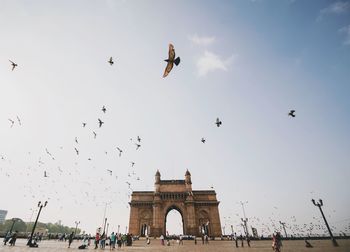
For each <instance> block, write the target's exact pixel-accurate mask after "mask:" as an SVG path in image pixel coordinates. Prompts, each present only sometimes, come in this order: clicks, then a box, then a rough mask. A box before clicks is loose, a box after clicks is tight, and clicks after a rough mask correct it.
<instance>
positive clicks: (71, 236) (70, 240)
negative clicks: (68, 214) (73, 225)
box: [68, 232, 74, 248]
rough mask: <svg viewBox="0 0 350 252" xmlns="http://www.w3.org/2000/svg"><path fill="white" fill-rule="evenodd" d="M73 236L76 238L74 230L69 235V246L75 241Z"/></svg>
mask: <svg viewBox="0 0 350 252" xmlns="http://www.w3.org/2000/svg"><path fill="white" fill-rule="evenodd" d="M73 238H74V232H72V233H71V234H70V235H69V237H68V248H70V245H71V244H72V242H73Z"/></svg>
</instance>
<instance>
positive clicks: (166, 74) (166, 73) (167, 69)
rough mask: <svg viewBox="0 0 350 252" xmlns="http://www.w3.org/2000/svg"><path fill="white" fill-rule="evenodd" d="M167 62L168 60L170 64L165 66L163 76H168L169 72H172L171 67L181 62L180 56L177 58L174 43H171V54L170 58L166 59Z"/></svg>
mask: <svg viewBox="0 0 350 252" xmlns="http://www.w3.org/2000/svg"><path fill="white" fill-rule="evenodd" d="M164 61H165V62H168V64H167V65H166V67H165V70H164V74H163V78H165V77H167V76H168V74H169V73H170V71H171V69H173V66H174V63H175V65H176V66H177V65H179V64H180V57H177V58H176V59H175V49H174V46H173V45H172V44H169V56H168V59H166V60H164Z"/></svg>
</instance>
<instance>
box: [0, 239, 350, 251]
mask: <svg viewBox="0 0 350 252" xmlns="http://www.w3.org/2000/svg"><path fill="white" fill-rule="evenodd" d="M338 242H339V245H340V246H339V247H337V248H334V247H332V245H331V242H330V241H324V240H318V241H311V243H312V245H313V246H314V247H313V248H309V249H308V248H305V246H304V241H284V242H283V248H282V252H292V251H293V252H303V251H312V252H321V251H322V252H332V251H339V252H350V240H339V241H338ZM79 245H80V242H73V244H72V246H71V248H67V246H68V243H66V242H58V241H43V242H41V243H40V244H39V248H28V247H26V246H25V240H18V242H17V245H16V247H9V246H3V245H0V251H1V252H7V251H12V252H21V251H32V250H34V251H38V252H42V251H52V252H54V251H83V250H78V246H79ZM87 250H90V251H95V250H94V249H93V246H90V248H88V249H87ZM85 251H86V250H85ZM96 251H101V249H97V250H96ZM105 251H109V247H106V249H105ZM114 251H118V249H115V250H114ZM119 251H181V252H192V251H194V252H196V251H207V252H209V251H210V252H212V251H218V252H226V251H252V252H257V251H262V252H264V251H269V252H271V251H272V249H271V241H253V242H252V244H251V247H250V248H248V247H244V248H241V247H239V248H236V247H234V244H233V243H232V242H231V241H211V242H210V243H209V245H202V244H201V243H199V242H198V244H197V245H195V244H194V242H193V241H185V242H184V245H183V246H179V245H178V244H177V243H176V242H171V246H161V245H160V241H159V240H151V244H150V245H146V244H145V241H144V240H140V241H136V242H134V245H133V246H132V247H122V249H120V250H119Z"/></svg>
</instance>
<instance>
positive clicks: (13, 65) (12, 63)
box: [9, 60, 18, 71]
mask: <svg viewBox="0 0 350 252" xmlns="http://www.w3.org/2000/svg"><path fill="white" fill-rule="evenodd" d="M9 61H10V62H11V65H12V71H13V70H14V69H15V68H16V67H17V66H18V65H17V64H16V63H15V62H13V61H12V60H9Z"/></svg>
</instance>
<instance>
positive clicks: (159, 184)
mask: <svg viewBox="0 0 350 252" xmlns="http://www.w3.org/2000/svg"><path fill="white" fill-rule="evenodd" d="M154 187H155V190H154V191H134V192H133V193H132V195H131V201H130V202H129V204H130V220H129V233H130V234H133V235H146V234H148V235H149V236H153V237H159V236H160V235H162V234H163V235H165V234H166V217H167V214H168V213H169V211H171V210H172V209H176V210H177V211H179V212H180V214H181V216H182V221H183V234H185V235H196V236H200V235H202V234H204V233H205V234H208V235H209V236H216V237H218V236H221V223H220V216H219V209H218V205H219V201H217V199H216V193H215V191H214V190H192V181H191V174H190V172H189V171H188V170H187V171H186V174H185V179H184V180H161V179H160V172H159V171H157V173H156V175H155V183H154ZM203 230H204V231H203Z"/></svg>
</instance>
